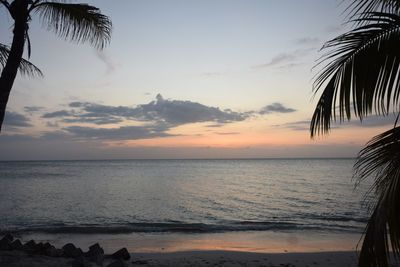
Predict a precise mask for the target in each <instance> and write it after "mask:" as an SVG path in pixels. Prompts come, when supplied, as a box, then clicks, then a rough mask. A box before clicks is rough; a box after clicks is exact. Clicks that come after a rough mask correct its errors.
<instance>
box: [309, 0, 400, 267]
mask: <svg viewBox="0 0 400 267" xmlns="http://www.w3.org/2000/svg"><path fill="white" fill-rule="evenodd" d="M348 11H349V18H350V21H351V22H353V23H354V24H353V25H354V26H353V27H354V29H353V30H350V31H349V32H347V33H345V34H342V35H340V36H338V37H336V38H334V39H333V40H330V41H328V42H327V43H326V44H325V45H324V46H323V49H327V50H328V52H327V53H326V54H325V56H323V57H322V59H321V62H319V64H324V65H323V67H322V70H321V71H320V72H319V73H318V75H317V77H316V79H315V82H314V91H315V92H317V91H320V90H321V89H323V91H322V94H321V96H320V99H319V101H318V103H317V106H316V109H315V111H314V114H313V117H312V120H311V125H310V131H311V137H314V136H316V135H319V134H327V133H328V132H329V131H330V124H331V122H332V121H335V120H336V119H338V120H339V121H340V122H342V121H344V120H350V119H351V117H352V116H354V117H358V118H359V119H360V120H361V121H362V120H363V119H364V118H365V117H366V116H368V115H369V114H371V113H376V114H378V115H382V116H386V115H389V114H390V113H398V112H399V97H400V0H358V1H357V0H353V1H352V2H351V4H350V6H349V8H348ZM398 117H399V116H397V119H396V121H394V122H393V123H394V126H393V128H392V129H390V130H388V131H386V132H384V133H382V134H380V135H378V136H375V137H374V138H373V139H372V140H371V141H369V142H368V143H367V145H366V147H365V148H364V149H363V150H361V151H360V153H359V155H358V158H357V161H356V164H355V166H354V174H353V176H354V177H355V178H356V179H357V182H358V183H359V182H361V181H362V180H363V179H365V178H366V177H369V176H373V177H374V183H373V186H372V188H371V191H370V193H374V198H373V199H374V201H373V203H371V204H372V208H373V212H372V214H371V217H370V218H369V220H368V224H367V226H366V229H365V232H364V240H363V244H362V248H361V252H360V255H359V263H358V264H359V266H363V267H364V266H367V267H368V266H389V258H390V250H392V251H393V253H394V255H396V256H400V127H399V126H397V120H398Z"/></svg>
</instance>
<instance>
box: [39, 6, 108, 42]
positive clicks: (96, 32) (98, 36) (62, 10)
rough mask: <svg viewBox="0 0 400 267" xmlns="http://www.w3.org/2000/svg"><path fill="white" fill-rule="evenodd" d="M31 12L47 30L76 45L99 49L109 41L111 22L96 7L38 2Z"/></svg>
mask: <svg viewBox="0 0 400 267" xmlns="http://www.w3.org/2000/svg"><path fill="white" fill-rule="evenodd" d="M32 10H33V11H35V12H36V13H37V14H38V15H39V16H40V19H41V20H42V23H43V25H44V26H45V27H46V28H47V29H48V30H51V31H54V32H55V33H56V34H57V35H59V36H60V37H62V38H65V39H70V40H72V41H76V42H78V43H82V42H89V43H90V44H92V45H93V46H95V47H97V48H100V49H102V48H103V47H104V46H105V45H106V44H107V43H109V41H110V38H111V28H112V24H111V21H110V19H109V18H108V17H107V16H105V15H103V14H101V13H100V11H99V9H98V8H97V7H94V6H90V5H87V4H69V3H63V1H50V2H41V1H39V3H37V4H36V5H33V7H32Z"/></svg>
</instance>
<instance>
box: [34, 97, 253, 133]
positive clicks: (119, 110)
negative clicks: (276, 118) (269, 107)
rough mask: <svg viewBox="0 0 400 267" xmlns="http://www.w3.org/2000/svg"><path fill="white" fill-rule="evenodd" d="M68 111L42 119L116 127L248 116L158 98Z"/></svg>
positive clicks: (78, 105)
mask: <svg viewBox="0 0 400 267" xmlns="http://www.w3.org/2000/svg"><path fill="white" fill-rule="evenodd" d="M69 107H70V108H72V109H71V110H60V111H56V112H51V113H46V114H44V115H43V116H42V117H43V118H59V119H60V120H61V121H62V122H65V123H90V124H97V125H102V124H116V123H119V122H122V121H123V120H130V121H139V122H152V123H155V122H161V123H167V124H169V125H171V126H179V125H183V124H189V123H198V122H214V123H219V124H223V123H231V122H236V121H243V120H245V119H247V118H248V117H249V116H250V115H249V114H247V113H241V112H234V111H232V110H221V109H220V108H217V107H210V106H206V105H203V104H200V103H197V102H192V101H182V100H169V99H164V98H163V97H162V96H161V95H160V94H158V95H157V96H156V100H154V101H151V102H150V103H148V104H142V105H138V106H132V107H130V106H107V105H101V104H96V103H90V102H71V103H70V104H69Z"/></svg>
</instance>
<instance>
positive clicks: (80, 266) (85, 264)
mask: <svg viewBox="0 0 400 267" xmlns="http://www.w3.org/2000/svg"><path fill="white" fill-rule="evenodd" d="M71 266H72V267H93V264H92V263H90V262H89V261H88V260H87V259H85V258H84V257H79V258H76V259H74V260H73V261H72V262H71Z"/></svg>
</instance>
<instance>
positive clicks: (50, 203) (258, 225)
mask: <svg viewBox="0 0 400 267" xmlns="http://www.w3.org/2000/svg"><path fill="white" fill-rule="evenodd" d="M354 162H355V160H354V159H226V160H225V159H216V160H204V159H202V160H188V159H185V160H104V161H25V162H0V190H1V193H0V233H5V232H13V233H18V234H27V233H30V234H31V233H47V234H124V233H125V234H129V233H188V234H190V233H196V234H203V233H227V232H248V231H251V232H263V231H274V232H279V231H282V232H285V231H286V232H288V231H289V232H290V231H297V232H299V231H312V232H315V231H316V232H323V233H356V234H358V233H362V232H363V230H364V228H365V226H366V223H367V220H368V214H369V213H368V205H367V204H368V203H369V201H368V195H366V193H367V192H368V191H369V189H370V185H371V181H368V180H366V181H364V182H363V183H361V184H360V185H359V186H358V187H357V188H355V186H354V185H355V181H354V180H353V179H352V168H353V164H354ZM369 197H370V198H371V195H369Z"/></svg>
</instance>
